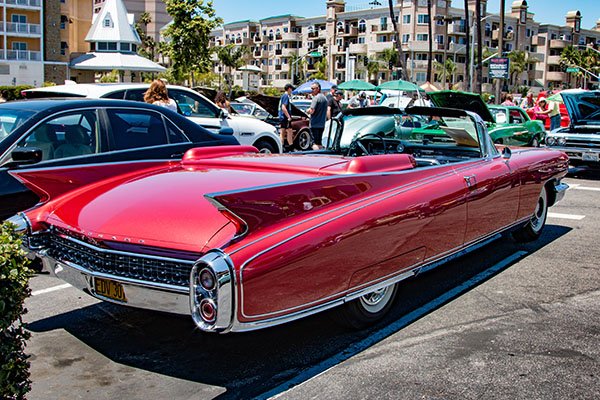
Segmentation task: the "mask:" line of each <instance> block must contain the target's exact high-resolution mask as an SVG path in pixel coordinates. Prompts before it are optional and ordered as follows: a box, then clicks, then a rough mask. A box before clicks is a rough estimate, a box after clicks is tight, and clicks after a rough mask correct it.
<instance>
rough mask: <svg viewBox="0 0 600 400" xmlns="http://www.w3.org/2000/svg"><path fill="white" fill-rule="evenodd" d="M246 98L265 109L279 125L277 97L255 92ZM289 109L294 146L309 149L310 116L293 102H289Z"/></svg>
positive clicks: (310, 141)
mask: <svg viewBox="0 0 600 400" xmlns="http://www.w3.org/2000/svg"><path fill="white" fill-rule="evenodd" d="M248 98H249V99H250V100H251V101H253V102H255V103H256V104H258V105H259V106H260V107H261V108H262V109H264V110H265V111H267V112H268V113H269V115H270V119H271V121H273V120H275V121H277V124H278V126H279V99H280V98H279V97H275V96H267V95H264V94H256V95H252V96H249V97H248ZM290 110H291V116H292V131H293V135H294V148H296V149H297V150H301V151H304V150H309V149H310V148H311V147H312V136H311V134H310V128H309V123H310V118H309V116H308V115H307V114H306V113H305V112H304V111H303V110H301V109H299V108H298V107H297V106H296V105H295V104H294V103H290Z"/></svg>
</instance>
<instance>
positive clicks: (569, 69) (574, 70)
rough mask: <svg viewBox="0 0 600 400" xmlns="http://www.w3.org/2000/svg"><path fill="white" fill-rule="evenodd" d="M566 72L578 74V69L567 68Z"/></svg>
mask: <svg viewBox="0 0 600 400" xmlns="http://www.w3.org/2000/svg"><path fill="white" fill-rule="evenodd" d="M567 72H579V67H569V68H567Z"/></svg>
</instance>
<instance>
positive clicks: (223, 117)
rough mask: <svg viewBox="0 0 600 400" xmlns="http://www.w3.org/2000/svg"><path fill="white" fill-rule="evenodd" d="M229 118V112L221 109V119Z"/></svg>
mask: <svg viewBox="0 0 600 400" xmlns="http://www.w3.org/2000/svg"><path fill="white" fill-rule="evenodd" d="M227 117H229V112H228V111H225V110H223V109H221V112H220V113H219V118H221V119H225V118H227Z"/></svg>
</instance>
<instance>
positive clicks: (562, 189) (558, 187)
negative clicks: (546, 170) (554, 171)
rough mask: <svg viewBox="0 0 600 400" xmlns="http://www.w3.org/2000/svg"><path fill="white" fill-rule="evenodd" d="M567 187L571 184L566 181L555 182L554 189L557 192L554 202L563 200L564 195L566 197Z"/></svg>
mask: <svg viewBox="0 0 600 400" xmlns="http://www.w3.org/2000/svg"><path fill="white" fill-rule="evenodd" d="M567 189H569V185H567V184H566V183H562V182H555V183H554V191H555V193H556V197H555V200H554V204H556V203H557V202H559V201H561V200H562V199H563V197H565V193H566V192H567Z"/></svg>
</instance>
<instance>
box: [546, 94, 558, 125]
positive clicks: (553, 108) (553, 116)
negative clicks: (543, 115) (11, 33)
mask: <svg viewBox="0 0 600 400" xmlns="http://www.w3.org/2000/svg"><path fill="white" fill-rule="evenodd" d="M547 102H548V110H550V111H549V113H548V118H550V130H551V131H553V130H555V129H558V128H560V104H559V102H558V101H553V100H547Z"/></svg>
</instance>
